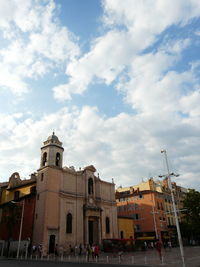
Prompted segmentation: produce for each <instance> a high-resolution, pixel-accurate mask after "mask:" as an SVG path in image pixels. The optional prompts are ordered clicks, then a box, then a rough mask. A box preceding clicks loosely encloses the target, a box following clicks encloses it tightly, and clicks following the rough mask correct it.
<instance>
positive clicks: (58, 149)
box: [40, 132, 64, 168]
mask: <svg viewBox="0 0 200 267" xmlns="http://www.w3.org/2000/svg"><path fill="white" fill-rule="evenodd" d="M63 151H64V148H63V147H62V142H60V141H59V139H58V137H57V136H56V135H55V133H54V132H53V134H52V135H50V136H49V137H48V139H47V140H46V141H44V145H43V147H41V161H40V168H43V167H46V166H55V167H60V168H62V163H63Z"/></svg>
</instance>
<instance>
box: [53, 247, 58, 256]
mask: <svg viewBox="0 0 200 267" xmlns="http://www.w3.org/2000/svg"><path fill="white" fill-rule="evenodd" d="M54 253H55V256H56V257H58V244H56V245H55V249H54Z"/></svg>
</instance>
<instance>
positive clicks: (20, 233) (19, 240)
mask: <svg viewBox="0 0 200 267" xmlns="http://www.w3.org/2000/svg"><path fill="white" fill-rule="evenodd" d="M24 204H25V199H23V201H22V214H21V222H20V229H19V239H18V246H17V259H18V258H19V251H20V243H21V238H22V227H23V220H24Z"/></svg>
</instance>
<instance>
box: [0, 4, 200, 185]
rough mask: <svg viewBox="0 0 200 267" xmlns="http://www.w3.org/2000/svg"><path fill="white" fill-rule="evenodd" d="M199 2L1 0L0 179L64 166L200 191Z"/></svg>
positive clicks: (119, 182) (131, 182) (117, 178)
mask: <svg viewBox="0 0 200 267" xmlns="http://www.w3.org/2000/svg"><path fill="white" fill-rule="evenodd" d="M199 47H200V2H199V0H186V1H183V0H167V1H162V0H123V1H121V0H102V1H101V0H84V1H83V0H7V1H5V0H0V181H7V180H8V179H9V177H10V176H11V174H12V173H13V172H15V171H17V172H19V173H20V175H21V177H22V178H28V177H29V174H30V173H32V172H34V171H36V170H37V169H38V168H39V163H40V147H41V146H42V143H43V141H45V140H46V139H47V137H48V136H49V135H51V133H52V131H53V130H55V133H56V135H57V136H58V137H59V139H60V140H61V141H62V142H63V146H64V148H65V154H64V165H65V166H72V165H73V166H75V168H77V169H78V168H79V167H84V166H87V165H91V164H93V165H94V166H95V167H96V169H97V172H98V173H99V174H100V178H102V179H105V180H107V181H111V180H112V178H114V181H115V183H116V185H117V186H119V185H122V186H130V185H134V184H137V183H139V182H141V181H142V180H146V179H148V178H150V177H157V176H158V175H160V174H166V172H167V171H166V166H165V162H164V158H163V154H161V153H160V151H161V149H162V148H165V149H166V150H167V153H168V157H169V166H170V171H173V172H176V173H179V174H180V176H179V177H178V178H176V182H177V183H178V184H179V185H182V186H185V187H190V188H195V189H197V190H200V164H199V162H200V79H199V77H200V76H199V72H200V49H199Z"/></svg>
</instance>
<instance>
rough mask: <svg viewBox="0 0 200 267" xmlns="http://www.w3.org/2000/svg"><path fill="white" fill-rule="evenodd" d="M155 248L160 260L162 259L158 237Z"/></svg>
mask: <svg viewBox="0 0 200 267" xmlns="http://www.w3.org/2000/svg"><path fill="white" fill-rule="evenodd" d="M156 250H157V251H158V255H159V257H160V260H162V243H161V242H160V241H159V239H158V240H157V241H156Z"/></svg>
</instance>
